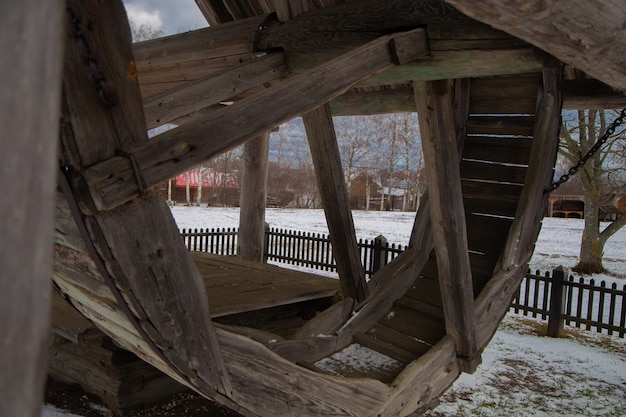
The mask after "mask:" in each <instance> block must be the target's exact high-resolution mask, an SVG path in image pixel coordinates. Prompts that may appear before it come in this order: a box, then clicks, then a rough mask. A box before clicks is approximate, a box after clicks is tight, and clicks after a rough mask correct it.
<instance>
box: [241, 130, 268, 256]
mask: <svg viewBox="0 0 626 417" xmlns="http://www.w3.org/2000/svg"><path fill="white" fill-rule="evenodd" d="M269 143H270V135H269V132H266V133H265V134H263V135H260V136H258V137H256V138H255V139H252V140H251V141H249V142H246V144H245V145H244V150H243V174H242V179H241V195H240V210H239V239H238V243H237V255H238V256H239V257H240V258H242V259H245V260H248V261H256V262H263V252H264V250H263V249H264V243H265V205H266V201H267V165H268V158H269Z"/></svg>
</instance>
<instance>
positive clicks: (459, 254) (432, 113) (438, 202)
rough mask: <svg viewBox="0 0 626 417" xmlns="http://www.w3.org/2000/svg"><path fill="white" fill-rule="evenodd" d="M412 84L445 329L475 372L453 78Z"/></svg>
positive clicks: (466, 368) (463, 362) (475, 348)
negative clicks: (418, 118)
mask: <svg viewBox="0 0 626 417" xmlns="http://www.w3.org/2000/svg"><path fill="white" fill-rule="evenodd" d="M414 86H415V98H416V102H417V108H418V114H419V116H420V129H421V131H422V148H423V151H424V161H425V166H426V173H427V179H428V192H429V201H430V216H431V221H432V225H433V226H432V229H433V237H434V241H435V253H436V255H437V268H438V270H439V285H440V288H441V295H442V301H443V307H444V315H445V322H446V331H447V333H448V334H449V335H450V336H452V337H453V338H454V340H455V344H456V349H457V356H458V357H459V360H460V363H459V365H460V366H461V368H462V369H463V370H464V371H466V372H473V371H474V369H475V368H476V366H477V365H478V363H479V362H480V352H479V348H478V345H477V343H476V318H475V315H474V294H473V289H472V288H473V283H472V273H471V266H470V260H469V252H468V245H467V226H466V224H465V212H464V209H463V195H462V190H461V176H460V168H459V163H457V162H455V161H460V156H459V151H458V146H459V145H458V137H457V135H458V131H459V128H458V124H459V121H458V120H457V117H455V111H454V108H453V100H454V90H453V84H452V82H451V81H433V82H426V83H419V82H415V83H414ZM468 92H469V91H468ZM463 98H466V99H467V98H468V97H463Z"/></svg>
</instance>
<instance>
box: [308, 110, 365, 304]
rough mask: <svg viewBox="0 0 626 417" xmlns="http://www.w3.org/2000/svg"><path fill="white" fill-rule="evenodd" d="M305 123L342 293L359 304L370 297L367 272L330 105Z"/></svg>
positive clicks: (313, 112) (311, 113) (309, 115)
mask: <svg viewBox="0 0 626 417" xmlns="http://www.w3.org/2000/svg"><path fill="white" fill-rule="evenodd" d="M302 120H303V121H304V127H305V129H306V135H307V139H308V141H309V147H310V148H311V156H312V157H313V164H314V166H315V175H316V177H317V187H318V189H319V192H320V195H321V197H322V206H323V207H324V213H325V215H326V223H327V224H328V230H329V235H330V241H331V244H332V247H333V253H334V256H335V262H336V264H337V272H338V274H339V281H340V282H341V290H342V292H343V295H344V297H350V298H353V299H354V300H355V301H356V302H357V303H360V302H361V301H363V300H365V299H366V298H367V296H368V289H367V283H366V281H365V269H364V268H363V264H362V263H361V252H360V250H359V247H358V245H357V240H356V232H355V230H354V221H353V219H352V211H351V210H350V198H349V196H348V189H347V187H346V183H345V180H344V176H343V168H342V167H341V156H340V155H339V146H338V145H337V137H336V135H335V128H334V126H333V118H332V115H331V114H330V106H328V105H325V106H322V107H319V108H318V109H316V110H313V111H311V112H309V113H306V114H304V115H303V116H302Z"/></svg>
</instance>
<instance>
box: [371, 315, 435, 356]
mask: <svg viewBox="0 0 626 417" xmlns="http://www.w3.org/2000/svg"><path fill="white" fill-rule="evenodd" d="M366 334H367V335H368V336H370V337H373V338H376V339H378V340H380V341H382V342H385V343H389V344H391V345H393V346H397V347H398V348H400V349H402V350H404V351H406V352H410V353H411V354H412V355H415V356H421V355H423V354H424V353H426V352H428V350H429V349H430V348H431V347H432V345H430V344H429V343H426V342H424V341H423V340H418V339H416V338H414V337H411V336H407V335H406V334H404V333H400V332H399V331H397V330H395V329H392V328H391V327H387V326H384V325H382V324H380V323H376V324H375V325H374V326H372V327H371V328H370V329H369V330H368V331H367V333H366Z"/></svg>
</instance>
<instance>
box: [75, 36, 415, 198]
mask: <svg viewBox="0 0 626 417" xmlns="http://www.w3.org/2000/svg"><path fill="white" fill-rule="evenodd" d="M395 36H409V37H413V38H414V40H415V45H416V49H415V55H414V56H415V57H418V56H421V55H424V54H426V53H427V45H426V44H425V43H426V42H425V41H426V40H425V37H424V32H423V30H419V29H418V30H416V31H411V32H408V33H405V34H400V35H388V36H384V37H382V38H380V39H378V40H376V41H373V42H371V43H369V44H366V45H364V46H363V47H360V48H357V49H355V50H353V51H351V52H348V53H346V54H345V55H342V56H341V57H340V58H337V59H335V60H333V61H331V62H328V63H327V64H325V65H322V66H320V67H318V68H315V69H313V70H311V71H310V72H308V73H305V74H301V75H299V76H296V77H293V78H291V79H290V80H288V81H285V82H283V83H280V84H279V85H277V86H274V87H272V88H270V89H268V90H266V91H265V92H263V93H261V94H257V95H256V96H254V97H250V98H248V99H245V100H242V101H241V102H238V103H235V104H233V105H232V106H229V107H227V108H224V109H221V110H220V111H218V112H215V113H214V114H213V115H212V117H208V118H207V119H205V120H202V121H198V122H195V123H190V124H187V125H185V126H182V127H180V128H178V129H173V130H171V131H168V132H167V133H164V134H162V135H159V136H158V137H156V138H153V139H152V140H151V141H150V142H149V143H147V144H145V145H143V146H140V147H137V148H135V149H133V150H130V149H129V152H131V153H132V154H133V155H134V158H135V160H136V162H137V166H138V168H139V171H140V172H141V175H142V177H143V180H144V181H145V183H146V185H147V186H151V185H155V184H158V183H159V182H162V181H164V180H166V179H167V178H171V177H172V176H173V175H175V174H177V173H179V172H182V171H184V170H185V169H188V168H190V167H192V166H194V165H197V164H198V163H199V162H201V161H203V160H206V159H208V158H210V157H212V156H214V155H216V154H218V153H220V152H225V151H227V150H228V149H231V148H233V147H234V146H236V145H239V144H241V143H243V142H245V141H246V140H248V139H251V138H252V137H255V136H257V135H258V134H259V133H261V132H263V131H267V130H268V129H271V128H273V127H276V126H278V125H279V124H280V123H282V122H284V121H287V120H290V119H291V118H293V117H295V116H297V115H299V114H303V113H306V112H307V111H310V110H312V109H314V108H316V107H318V106H319V105H320V104H322V103H326V102H328V101H330V100H331V99H333V98H334V97H336V96H338V95H341V94H342V93H343V92H345V91H346V90H348V89H349V88H350V87H352V86H353V85H355V84H356V83H358V82H360V81H362V80H363V79H365V78H367V77H369V76H371V75H372V74H374V73H376V72H378V71H381V70H383V69H385V68H387V67H389V66H391V65H393V62H392V56H391V54H390V52H389V42H390V41H391V40H392V39H394V37H395ZM294 97H297V98H298V99H297V100H294ZM250 114H255V115H256V116H257V117H255V118H254V119H250V118H249V115H250ZM209 131H210V132H212V133H213V137H214V138H215V139H213V140H207V138H206V132H209ZM85 177H86V178H88V183H90V184H91V185H90V188H91V196H92V198H93V199H94V201H95V203H96V206H97V207H98V209H100V210H102V209H106V208H108V207H113V206H116V205H119V204H121V203H123V202H125V201H128V200H129V199H131V198H133V197H134V196H136V195H138V193H139V188H138V186H137V182H136V179H135V176H134V174H133V170H132V168H131V167H130V165H129V163H128V161H127V158H123V157H113V158H110V159H108V160H103V161H102V162H101V163H99V164H96V165H94V166H92V167H91V168H90V169H88V170H87V171H86V172H85Z"/></svg>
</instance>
